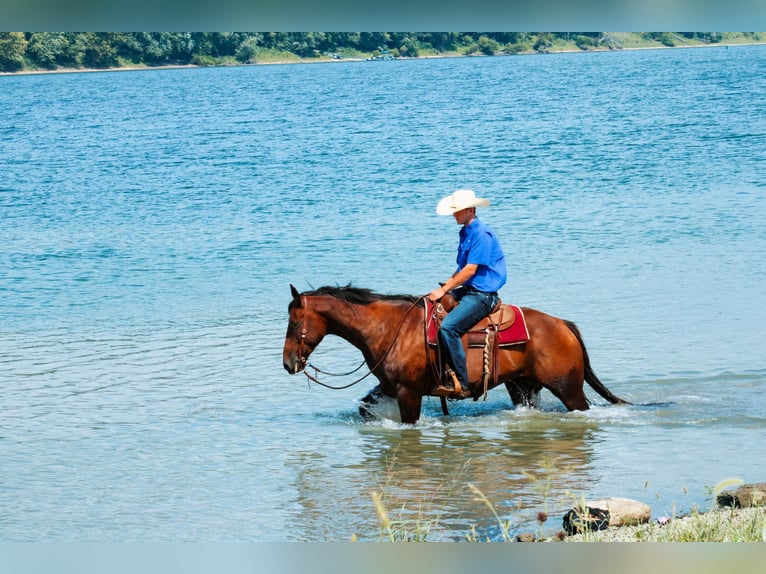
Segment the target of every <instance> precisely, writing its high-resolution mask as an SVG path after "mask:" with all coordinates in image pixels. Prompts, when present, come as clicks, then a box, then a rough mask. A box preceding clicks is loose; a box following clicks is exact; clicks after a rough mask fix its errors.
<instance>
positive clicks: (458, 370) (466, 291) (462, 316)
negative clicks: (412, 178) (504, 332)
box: [428, 189, 507, 396]
mask: <svg viewBox="0 0 766 574" xmlns="http://www.w3.org/2000/svg"><path fill="white" fill-rule="evenodd" d="M487 206H489V200H487V199H484V198H483V197H476V194H475V193H474V192H473V191H471V190H470V189H458V190H457V191H455V192H454V193H453V194H452V195H448V196H447V197H445V198H444V199H442V200H441V201H440V202H439V204H438V205H437V206H436V213H437V214H439V215H452V216H453V217H454V218H455V222H456V223H457V224H458V225H462V228H461V229H460V242H459V244H458V249H457V269H456V270H455V272H454V273H453V274H452V275H451V276H450V278H449V279H447V281H445V282H444V284H443V285H442V286H441V287H439V288H438V289H434V290H433V291H431V293H429V294H428V299H429V300H431V301H434V302H435V301H438V300H439V299H441V298H442V297H444V295H446V294H447V293H448V292H450V291H452V294H453V295H454V296H455V298H456V299H457V300H458V301H459V304H458V305H457V307H455V308H454V309H453V310H452V311H451V312H450V313H449V314H447V316H446V317H445V318H444V320H443V321H442V324H441V328H440V329H439V346H440V348H441V350H442V353H443V355H444V357H445V359H446V361H447V366H448V368H451V369H452V370H453V371H454V374H455V376H456V377H457V382H458V383H459V385H460V386H461V387H462V391H465V390H467V389H468V368H467V367H466V356H465V350H464V349H463V344H462V342H461V340H460V339H461V337H462V336H463V335H464V334H465V333H466V332H468V330H469V329H470V328H471V327H473V326H474V325H476V323H478V322H479V321H481V320H482V319H483V318H484V317H486V316H488V315H489V314H490V313H491V312H492V310H493V309H494V308H495V306H496V305H497V303H498V301H499V297H498V294H497V292H498V291H499V290H500V288H501V287H502V286H503V285H505V281H506V278H507V272H506V268H505V255H504V254H503V250H502V248H501V247H500V243H499V242H498V241H497V238H496V237H495V234H494V233H492V230H491V229H490V228H489V227H488V226H487V225H486V224H485V223H483V222H482V221H480V220H479V218H478V217H477V216H476V208H477V207H487ZM460 391H461V389H457V388H456V387H455V384H454V380H453V377H452V375H451V374H449V376H448V377H447V380H446V381H441V382H440V383H439V384H438V385H437V387H436V388H435V389H434V391H433V392H434V394H437V395H439V396H450V395H453V394H456V393H457V394H459V393H460Z"/></svg>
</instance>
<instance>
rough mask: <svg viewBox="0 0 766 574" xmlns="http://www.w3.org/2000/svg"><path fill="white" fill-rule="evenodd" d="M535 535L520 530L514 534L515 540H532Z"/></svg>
mask: <svg viewBox="0 0 766 574" xmlns="http://www.w3.org/2000/svg"><path fill="white" fill-rule="evenodd" d="M534 541H535V535H534V534H533V533H532V532H522V533H521V534H519V535H518V536H516V542H534Z"/></svg>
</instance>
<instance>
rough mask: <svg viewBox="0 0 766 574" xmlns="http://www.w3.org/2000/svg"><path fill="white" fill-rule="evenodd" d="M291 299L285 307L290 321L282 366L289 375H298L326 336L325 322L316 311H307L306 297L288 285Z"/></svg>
mask: <svg viewBox="0 0 766 574" xmlns="http://www.w3.org/2000/svg"><path fill="white" fill-rule="evenodd" d="M290 291H291V293H292V296H293V299H292V301H290V304H289V306H288V307H287V310H288V312H289V313H290V319H289V322H288V324H287V334H286V335H285V347H284V350H283V352H282V364H283V365H284V367H285V370H286V371H287V372H288V373H290V374H295V373H300V372H301V371H302V370H303V369H304V368H306V364H307V363H308V358H309V355H311V352H312V351H313V350H314V349H315V348H316V346H317V345H318V344H319V343H320V342H321V341H322V339H323V338H324V336H325V335H326V334H327V322H326V321H325V319H324V317H323V316H322V315H320V314H319V313H318V312H316V311H312V310H310V309H308V305H307V302H308V297H307V296H305V295H301V294H300V293H299V292H298V290H297V289H296V288H295V287H294V286H293V285H290Z"/></svg>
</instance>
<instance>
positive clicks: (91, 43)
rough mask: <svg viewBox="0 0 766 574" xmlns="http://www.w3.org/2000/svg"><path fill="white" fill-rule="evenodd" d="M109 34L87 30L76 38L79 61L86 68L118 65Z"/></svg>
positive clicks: (115, 49)
mask: <svg viewBox="0 0 766 574" xmlns="http://www.w3.org/2000/svg"><path fill="white" fill-rule="evenodd" d="M112 40H113V39H112V38H111V34H108V33H94V32H88V33H86V34H80V35H79V36H78V38H77V43H78V46H79V51H80V52H81V53H82V57H81V59H80V61H81V62H82V65H83V66H85V67H87V68H113V67H116V66H117V65H118V63H119V62H118V60H117V48H115V46H114V43H113V41H112Z"/></svg>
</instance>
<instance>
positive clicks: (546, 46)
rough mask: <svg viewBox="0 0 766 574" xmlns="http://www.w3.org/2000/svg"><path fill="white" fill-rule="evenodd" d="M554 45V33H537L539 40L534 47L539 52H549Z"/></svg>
mask: <svg viewBox="0 0 766 574" xmlns="http://www.w3.org/2000/svg"><path fill="white" fill-rule="evenodd" d="M552 46H553V34H550V33H548V32H543V33H541V34H538V35H537V40H536V41H535V43H534V44H533V45H532V47H533V48H534V49H535V50H536V51H538V52H547V51H548V50H550V49H551V47H552Z"/></svg>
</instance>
